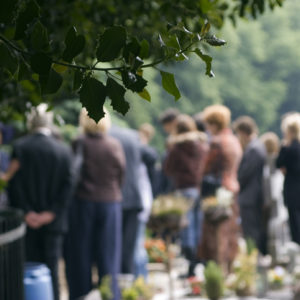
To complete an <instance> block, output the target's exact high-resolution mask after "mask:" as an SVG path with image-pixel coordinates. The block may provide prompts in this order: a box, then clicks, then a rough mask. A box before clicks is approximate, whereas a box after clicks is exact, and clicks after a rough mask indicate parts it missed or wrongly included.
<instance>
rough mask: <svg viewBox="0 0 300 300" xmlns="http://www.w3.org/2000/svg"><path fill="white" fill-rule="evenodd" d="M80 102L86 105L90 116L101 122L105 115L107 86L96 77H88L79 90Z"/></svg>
mask: <svg viewBox="0 0 300 300" xmlns="http://www.w3.org/2000/svg"><path fill="white" fill-rule="evenodd" d="M79 95H80V102H81V103H82V106H84V107H85V108H86V109H87V111H88V114H89V116H90V117H91V118H92V119H94V120H95V122H99V120H100V119H101V118H103V117H104V115H105V113H104V111H103V105H104V102H105V98H106V88H105V86H104V85H103V83H102V82H100V81H98V80H97V79H95V78H92V77H89V78H86V79H85V80H84V81H83V83H82V87H81V90H80V92H79Z"/></svg>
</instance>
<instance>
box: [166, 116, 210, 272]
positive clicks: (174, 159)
mask: <svg viewBox="0 0 300 300" xmlns="http://www.w3.org/2000/svg"><path fill="white" fill-rule="evenodd" d="M168 149H169V151H168V153H167V157H166V160H165V162H164V169H165V172H166V174H167V175H169V176H170V177H171V178H172V179H173V180H174V182H175V187H176V190H177V191H178V192H179V193H180V194H182V195H183V196H184V197H186V198H188V199H190V200H191V202H192V205H191V209H190V211H189V212H188V215H187V218H188V220H189V224H188V226H187V227H186V228H185V229H184V230H183V231H182V233H181V247H182V252H183V254H184V255H185V257H186V258H187V259H188V260H189V270H188V277H190V276H194V275H195V274H194V268H195V266H196V254H197V247H198V244H199V240H200V235H201V227H202V226H201V223H202V222H201V221H202V217H201V216H202V215H201V212H200V207H199V206H200V190H199V187H200V184H201V181H202V176H203V171H204V165H205V158H206V154H207V150H208V145H207V143H206V135H205V134H204V133H200V132H198V131H197V127H196V124H195V122H194V120H193V118H192V117H190V116H188V115H179V116H178V117H177V118H176V126H175V131H174V134H173V135H172V136H170V137H169V139H168Z"/></svg>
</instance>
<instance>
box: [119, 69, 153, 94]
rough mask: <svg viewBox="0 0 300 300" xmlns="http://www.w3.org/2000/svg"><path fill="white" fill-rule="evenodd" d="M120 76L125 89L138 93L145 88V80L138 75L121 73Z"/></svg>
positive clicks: (127, 72)
mask: <svg viewBox="0 0 300 300" xmlns="http://www.w3.org/2000/svg"><path fill="white" fill-rule="evenodd" d="M121 75H122V80H123V83H124V85H125V87H126V88H128V89H130V90H132V91H133V92H137V93H140V92H142V91H143V89H144V88H145V87H146V86H147V80H145V79H144V78H143V77H142V76H140V75H137V74H134V73H132V72H129V71H122V73H121Z"/></svg>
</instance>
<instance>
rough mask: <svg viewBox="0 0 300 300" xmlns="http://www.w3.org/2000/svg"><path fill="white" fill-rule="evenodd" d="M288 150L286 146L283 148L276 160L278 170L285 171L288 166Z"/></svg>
mask: <svg viewBox="0 0 300 300" xmlns="http://www.w3.org/2000/svg"><path fill="white" fill-rule="evenodd" d="M287 154H288V148H287V147H286V146H282V147H281V149H280V152H279V155H278V157H277V160H276V167H277V168H278V169H285V168H286V164H287V157H288V155H287Z"/></svg>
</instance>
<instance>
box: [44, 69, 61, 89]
mask: <svg viewBox="0 0 300 300" xmlns="http://www.w3.org/2000/svg"><path fill="white" fill-rule="evenodd" d="M39 82H40V86H41V92H42V94H43V95H45V94H54V93H56V92H57V91H58V90H59V88H60V87H61V85H62V82H63V79H62V76H61V75H60V74H58V73H57V72H55V71H54V70H53V69H52V68H51V69H50V72H49V75H39Z"/></svg>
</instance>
